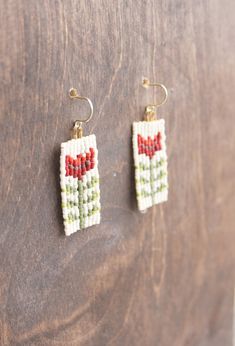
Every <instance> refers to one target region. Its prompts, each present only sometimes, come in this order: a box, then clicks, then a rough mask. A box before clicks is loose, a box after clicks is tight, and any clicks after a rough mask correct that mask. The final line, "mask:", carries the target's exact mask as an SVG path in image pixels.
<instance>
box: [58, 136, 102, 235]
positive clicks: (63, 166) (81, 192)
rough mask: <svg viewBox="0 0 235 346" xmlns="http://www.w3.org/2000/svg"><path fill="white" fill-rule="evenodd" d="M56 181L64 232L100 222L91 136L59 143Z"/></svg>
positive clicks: (97, 185) (97, 177)
mask: <svg viewBox="0 0 235 346" xmlns="http://www.w3.org/2000/svg"><path fill="white" fill-rule="evenodd" d="M60 182H61V196H62V210H63V218H64V227H65V234H66V235H70V234H72V233H74V232H76V231H78V230H80V229H84V228H86V227H89V226H92V225H95V224H99V223H100V189H99V173H98V150H97V146H96V137H95V135H90V136H86V137H82V138H79V139H72V140H70V141H68V142H65V143H62V144H61V156H60Z"/></svg>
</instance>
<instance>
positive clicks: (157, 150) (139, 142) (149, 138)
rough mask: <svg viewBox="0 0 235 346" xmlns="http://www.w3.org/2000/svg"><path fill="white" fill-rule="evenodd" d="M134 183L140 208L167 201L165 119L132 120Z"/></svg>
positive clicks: (143, 208)
mask: <svg viewBox="0 0 235 346" xmlns="http://www.w3.org/2000/svg"><path fill="white" fill-rule="evenodd" d="M133 150H134V162H135V183H136V194H137V202H138V208H139V210H141V211H143V210H145V209H147V208H149V207H151V206H153V205H154V204H158V203H161V202H164V201H167V198H168V183H167V154H166V136H165V121H164V119H159V120H155V121H139V122H134V123H133Z"/></svg>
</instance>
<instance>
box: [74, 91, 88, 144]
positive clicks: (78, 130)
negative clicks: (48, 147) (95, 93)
mask: <svg viewBox="0 0 235 346" xmlns="http://www.w3.org/2000/svg"><path fill="white" fill-rule="evenodd" d="M69 97H70V98H71V99H78V100H84V101H87V102H88V103H89V106H90V114H89V116H88V117H87V118H86V119H77V120H75V122H74V127H73V130H72V138H74V139H77V138H81V137H82V132H83V131H82V123H88V122H89V121H90V120H91V118H92V116H93V104H92V102H91V100H90V99H89V98H88V97H84V96H80V95H78V91H77V89H75V88H71V89H70V90H69Z"/></svg>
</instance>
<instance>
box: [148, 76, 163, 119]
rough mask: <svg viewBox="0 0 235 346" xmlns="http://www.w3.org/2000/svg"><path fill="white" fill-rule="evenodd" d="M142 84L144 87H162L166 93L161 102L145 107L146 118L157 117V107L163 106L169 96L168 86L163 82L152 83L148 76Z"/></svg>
mask: <svg viewBox="0 0 235 346" xmlns="http://www.w3.org/2000/svg"><path fill="white" fill-rule="evenodd" d="M142 85H143V87H144V88H149V87H150V86H152V87H158V88H161V89H162V90H163V91H164V94H165V95H164V98H163V100H162V101H161V102H159V103H155V104H151V105H148V106H147V107H146V108H145V115H146V120H147V121H150V120H154V119H155V118H156V114H157V108H158V107H160V106H162V105H163V104H164V103H166V101H167V98H168V91H167V88H166V87H165V85H163V84H161V83H150V81H149V79H148V78H143V81H142Z"/></svg>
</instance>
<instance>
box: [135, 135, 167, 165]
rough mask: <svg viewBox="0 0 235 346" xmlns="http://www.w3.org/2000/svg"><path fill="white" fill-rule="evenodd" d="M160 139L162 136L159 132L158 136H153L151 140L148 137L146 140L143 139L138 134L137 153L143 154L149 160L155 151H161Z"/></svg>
mask: <svg viewBox="0 0 235 346" xmlns="http://www.w3.org/2000/svg"><path fill="white" fill-rule="evenodd" d="M161 139H162V135H161V133H160V132H158V134H157V135H155V136H154V138H153V139H151V138H150V136H148V138H147V139H145V138H144V137H142V136H141V135H140V134H138V135H137V141H138V153H139V154H145V155H147V156H149V158H150V159H151V158H152V157H153V155H154V154H155V152H156V151H159V150H162V143H161Z"/></svg>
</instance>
